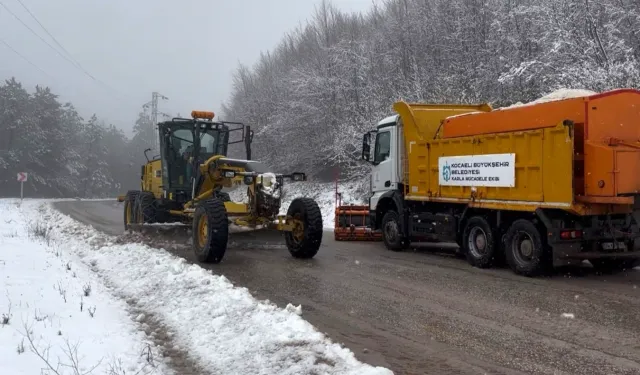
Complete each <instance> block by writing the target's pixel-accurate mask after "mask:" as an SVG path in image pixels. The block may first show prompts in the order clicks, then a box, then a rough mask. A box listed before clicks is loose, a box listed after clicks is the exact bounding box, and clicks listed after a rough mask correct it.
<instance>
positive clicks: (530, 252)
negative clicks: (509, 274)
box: [505, 219, 551, 277]
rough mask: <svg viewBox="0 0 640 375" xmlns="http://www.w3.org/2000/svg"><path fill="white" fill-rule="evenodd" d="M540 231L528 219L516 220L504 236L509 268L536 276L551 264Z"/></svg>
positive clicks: (525, 274)
mask: <svg viewBox="0 0 640 375" xmlns="http://www.w3.org/2000/svg"><path fill="white" fill-rule="evenodd" d="M549 254H550V253H549V251H547V248H546V244H545V243H544V242H543V240H542V236H541V235H540V231H539V230H538V228H536V226H535V225H533V223H532V222H530V221H529V220H523V219H520V220H516V221H515V222H514V223H513V224H512V225H511V227H510V228H509V230H508V231H507V234H506V236H505V255H506V258H507V263H508V264H509V266H510V267H511V270H513V272H515V273H516V274H519V275H523V276H529V277H531V276H537V275H540V274H542V273H544V272H546V271H547V270H548V268H549V265H550V264H551V261H550V259H549Z"/></svg>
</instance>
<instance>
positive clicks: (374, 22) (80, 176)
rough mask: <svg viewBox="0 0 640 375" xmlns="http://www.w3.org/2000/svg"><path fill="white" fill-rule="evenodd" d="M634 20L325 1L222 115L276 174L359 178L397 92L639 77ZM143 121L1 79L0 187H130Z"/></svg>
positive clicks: (517, 94)
mask: <svg viewBox="0 0 640 375" xmlns="http://www.w3.org/2000/svg"><path fill="white" fill-rule="evenodd" d="M639 31H640V2H639V1H637V0H607V1H594V0H386V1H384V2H383V3H382V5H377V6H372V7H371V9H370V10H369V11H368V12H366V13H362V14H359V13H344V12H341V11H339V10H337V8H336V7H335V6H334V5H332V4H331V2H329V1H323V2H321V3H320V4H319V6H318V7H317V10H316V12H315V14H313V16H312V17H311V18H310V19H309V21H308V22H306V23H304V24H302V25H301V26H300V27H298V28H297V29H295V30H292V31H291V32H289V33H288V34H286V35H284V36H283V38H282V40H281V42H280V43H279V45H277V46H276V47H275V48H273V49H272V50H269V51H265V52H263V53H262V54H261V57H260V58H259V60H258V61H257V62H256V63H255V64H254V65H252V66H246V65H239V66H238V68H237V70H236V71H235V73H234V76H233V86H232V88H231V92H230V93H229V98H228V100H227V102H226V103H225V104H224V106H223V111H222V112H223V113H222V114H223V117H224V119H227V120H230V121H231V120H232V121H242V122H244V123H246V124H249V125H251V126H252V127H253V129H254V130H255V137H254V147H253V148H254V151H253V156H254V158H257V159H261V160H263V161H265V162H267V163H268V164H270V165H271V166H272V167H273V168H274V169H276V170H278V171H283V172H288V171H292V170H294V169H295V170H301V171H305V172H307V173H308V174H309V175H311V176H312V178H316V179H321V180H325V181H327V180H331V179H332V178H334V176H335V173H336V171H337V170H339V171H340V172H341V178H342V179H359V178H362V177H363V176H365V175H366V173H367V172H368V166H367V165H366V164H364V163H362V162H361V161H360V160H359V158H360V149H361V139H362V133H364V132H366V131H368V130H371V129H373V127H374V125H375V123H376V122H377V121H379V120H380V119H382V118H384V117H386V116H388V115H391V114H392V105H393V103H394V102H395V101H398V100H405V101H410V102H432V103H442V102H454V103H479V102H487V103H490V104H491V105H493V106H494V107H501V106H505V105H511V104H513V103H516V102H527V101H530V100H534V99H536V98H538V97H541V96H543V95H545V94H547V93H549V92H551V91H554V90H556V89H559V88H579V89H588V90H593V91H598V92H601V91H604V90H609V89H613V88H619V87H632V88H638V87H640V65H639V58H640V36H639V35H638V32H639ZM132 121H133V119H132ZM148 121H149V119H148V117H146V116H145V114H144V113H141V114H140V115H139V117H138V119H137V120H136V121H135V124H134V126H135V128H134V130H135V131H134V134H135V136H134V137H133V138H132V139H128V138H127V137H126V136H125V135H124V133H123V132H122V131H121V130H119V129H117V128H115V127H114V126H112V125H108V124H104V123H103V122H102V121H100V119H98V118H96V117H95V116H93V117H92V118H90V119H88V120H85V119H82V118H80V116H79V115H78V113H77V112H76V110H75V109H74V107H73V105H71V104H67V103H64V104H63V103H60V102H59V101H58V100H57V97H56V95H55V94H54V93H52V92H51V91H50V89H48V88H43V87H37V88H36V90H35V92H33V93H29V92H28V91H27V90H26V89H25V88H24V87H22V85H21V84H20V83H19V81H17V80H16V79H13V78H12V79H8V80H6V81H5V83H4V84H2V85H0V196H16V195H18V194H19V184H18V183H16V182H15V178H16V177H15V173H16V172H18V171H26V172H29V173H30V182H29V184H27V185H28V186H25V191H26V192H27V191H28V193H29V194H30V195H31V196H51V197H63V196H64V197H103V196H115V195H116V194H118V193H121V192H123V191H126V189H128V188H135V187H136V186H137V185H138V181H139V178H140V164H141V163H142V162H144V157H143V155H142V150H144V149H145V148H147V147H149V146H148V145H150V144H151V142H153V137H154V136H155V134H154V133H150V132H149V131H146V132H145V129H150V127H149V126H148ZM123 150H124V151H123ZM241 155H242V154H238V155H234V156H241ZM27 189H28V190H27Z"/></svg>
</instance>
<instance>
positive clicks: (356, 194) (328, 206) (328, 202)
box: [229, 181, 368, 229]
mask: <svg viewBox="0 0 640 375" xmlns="http://www.w3.org/2000/svg"><path fill="white" fill-rule="evenodd" d="M335 187H336V186H335V183H334V182H326V183H317V182H308V181H304V182H294V183H287V184H285V185H284V188H283V197H282V203H281V205H280V214H282V215H285V214H286V213H287V209H288V208H289V205H291V202H292V201H293V200H294V199H295V198H299V197H309V198H313V199H315V201H316V202H317V203H318V206H319V207H320V211H322V223H323V226H324V227H325V228H326V229H329V228H330V229H333V221H334V218H335V206H336V196H335ZM367 188H368V187H367ZM363 189H364V187H363V183H362V182H357V181H355V182H346V183H342V184H339V185H338V192H340V193H342V204H343V205H347V204H357V205H362V204H364V205H366V204H368V202H367V200H366V199H365V196H366V195H367V192H366V191H364V190H363ZM229 195H230V196H231V200H233V201H237V202H246V201H247V193H246V187H244V186H241V187H239V188H237V189H235V190H233V191H231V192H230V193H229Z"/></svg>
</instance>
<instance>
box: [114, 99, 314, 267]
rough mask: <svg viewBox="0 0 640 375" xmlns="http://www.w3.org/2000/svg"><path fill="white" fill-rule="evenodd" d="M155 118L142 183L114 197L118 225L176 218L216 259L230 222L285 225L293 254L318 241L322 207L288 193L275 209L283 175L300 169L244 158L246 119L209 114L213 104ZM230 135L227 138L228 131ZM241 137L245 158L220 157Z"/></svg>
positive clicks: (203, 255)
mask: <svg viewBox="0 0 640 375" xmlns="http://www.w3.org/2000/svg"><path fill="white" fill-rule="evenodd" d="M191 116H192V118H191V119H186V118H174V119H172V120H170V121H165V122H162V123H159V124H158V132H159V137H160V142H159V143H160V154H159V155H158V156H156V157H153V158H152V159H151V160H150V159H149V158H148V156H147V152H148V151H150V149H147V150H145V151H144V154H145V157H147V163H146V164H144V165H143V166H142V174H141V189H140V190H134V191H128V192H127V193H126V195H122V196H119V197H118V201H119V202H124V227H125V230H135V229H139V228H140V227H141V226H144V225H145V224H152V223H176V222H181V223H184V224H187V225H191V227H192V236H193V250H194V252H195V255H196V258H197V259H198V261H200V262H207V263H219V262H220V261H221V260H222V258H223V257H224V254H225V252H226V249H227V241H228V236H229V225H230V224H231V223H233V224H235V225H238V226H241V227H249V228H271V229H276V230H279V231H282V232H283V233H284V237H285V241H286V245H287V248H288V249H289V252H290V253H291V255H292V256H293V257H295V258H312V257H314V256H315V255H316V253H317V252H318V250H319V248H320V244H321V242H322V233H323V223H322V213H321V211H320V208H319V207H318V204H317V203H316V202H315V200H313V199H311V198H306V197H299V198H295V199H294V200H293V201H292V203H291V205H290V206H289V208H288V210H287V214H286V215H280V214H279V212H280V206H281V199H282V188H283V184H284V180H285V179H287V180H293V181H305V180H306V175H305V174H304V173H292V174H288V175H285V174H276V173H271V172H269V171H268V170H267V169H266V168H265V166H264V165H263V164H262V163H260V162H258V161H253V160H251V142H252V140H253V132H252V131H251V127H250V126H248V125H244V124H242V123H239V122H227V121H213V118H214V116H215V115H214V113H213V112H204V111H193V112H192V113H191ZM232 134H234V135H237V136H236V137H235V138H236V139H235V140H234V141H230V135H232ZM234 143H244V145H245V149H246V160H240V159H233V158H229V157H227V156H226V155H227V149H228V147H229V145H231V144H234ZM243 185H244V186H246V187H247V199H246V200H245V201H244V202H233V201H232V200H231V199H230V196H229V194H228V193H227V192H224V191H222V190H223V189H224V188H227V189H228V188H240V189H241V188H242V186H243Z"/></svg>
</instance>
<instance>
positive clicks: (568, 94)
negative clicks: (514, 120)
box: [496, 89, 597, 111]
mask: <svg viewBox="0 0 640 375" xmlns="http://www.w3.org/2000/svg"><path fill="white" fill-rule="evenodd" d="M595 94H597V92H595V91H590V90H583V89H559V90H556V91H554V92H552V93H550V94H547V95H545V96H543V97H541V98H538V99H536V100H534V101H532V102H529V103H521V102H518V103H516V104H513V105H511V106H508V107H502V108H498V109H496V111H499V110H503V109H508V108H517V107H524V106H529V105H534V104H540V103H547V102H554V101H558V100H565V99H572V98H580V97H584V96H591V95H595Z"/></svg>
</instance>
